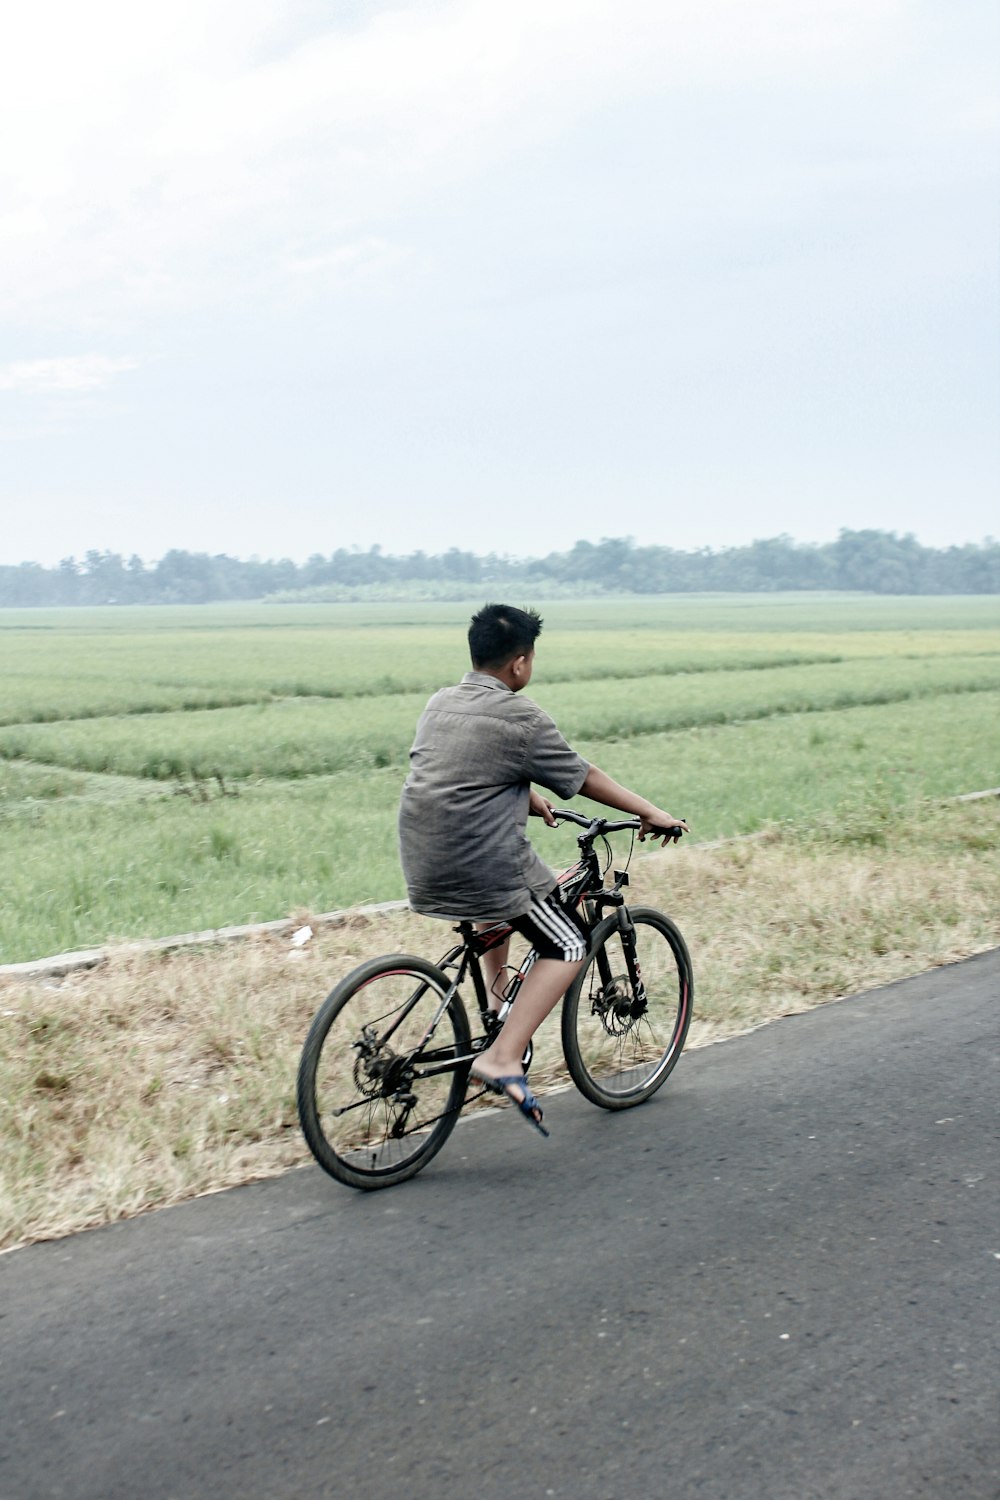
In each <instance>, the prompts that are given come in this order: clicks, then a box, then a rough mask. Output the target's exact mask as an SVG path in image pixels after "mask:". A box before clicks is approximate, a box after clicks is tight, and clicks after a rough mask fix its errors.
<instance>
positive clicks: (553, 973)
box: [476, 958, 583, 1078]
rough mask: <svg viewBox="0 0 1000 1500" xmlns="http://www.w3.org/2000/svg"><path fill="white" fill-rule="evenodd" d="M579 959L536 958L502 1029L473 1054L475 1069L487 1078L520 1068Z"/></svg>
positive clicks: (516, 1071)
mask: <svg viewBox="0 0 1000 1500" xmlns="http://www.w3.org/2000/svg"><path fill="white" fill-rule="evenodd" d="M582 965H583V959H582V958H580V959H576V960H574V961H572V962H569V963H567V962H566V961H565V960H564V959H558V958H539V959H537V960H536V962H535V963H534V964H532V966H531V969H530V970H529V972H528V975H527V977H526V978H525V981H524V983H523V984H522V986H521V988H520V989H519V990H518V993H517V999H516V1000H515V1002H514V1004H513V1005H512V1006H511V1009H510V1011H509V1013H508V1015H507V1019H506V1021H504V1023H503V1030H502V1031H501V1032H500V1035H499V1036H498V1037H497V1039H496V1041H495V1042H494V1043H493V1045H492V1047H489V1048H487V1050H486V1051H485V1052H481V1053H480V1054H479V1056H478V1057H477V1058H476V1072H477V1073H483V1074H485V1076H486V1077H487V1078H500V1077H502V1076H503V1075H504V1074H507V1073H521V1072H523V1066H522V1059H523V1057H524V1051H525V1048H526V1047H527V1045H528V1043H529V1042H530V1041H531V1038H532V1037H533V1036H534V1034H535V1032H536V1031H537V1030H538V1028H539V1026H541V1024H542V1022H543V1021H544V1020H545V1017H546V1016H547V1015H549V1013H550V1012H551V1011H552V1010H554V1009H555V1007H556V1006H557V1005H558V1004H559V1001H560V1000H561V999H562V997H563V995H565V993H566V991H567V990H568V989H569V987H570V985H571V984H572V982H573V980H574V979H575V978H576V976H577V974H579V972H580V969H581V967H582Z"/></svg>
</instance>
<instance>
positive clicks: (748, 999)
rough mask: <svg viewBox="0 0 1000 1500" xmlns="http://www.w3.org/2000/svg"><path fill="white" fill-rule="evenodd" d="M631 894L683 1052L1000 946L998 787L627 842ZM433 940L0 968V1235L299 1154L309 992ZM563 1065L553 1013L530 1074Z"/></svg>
mask: <svg viewBox="0 0 1000 1500" xmlns="http://www.w3.org/2000/svg"><path fill="white" fill-rule="evenodd" d="M872 840H874V842H872ZM631 895H632V898H633V899H634V901H636V902H637V903H639V902H646V903H648V904H651V905H654V906H661V907H663V908H664V909H666V910H668V911H670V912H671V913H672V914H673V915H674V917H675V918H676V919H677V921H678V922H679V923H680V925H681V927H682V929H683V930H684V932H685V934H686V936H687V938H688V941H689V944H690V947H691V951H692V956H693V960H694V967H695V981H696V994H695V1020H694V1022H693V1024H692V1028H691V1034H690V1040H689V1044H688V1045H689V1046H697V1045H699V1044H704V1043H706V1042H709V1041H714V1040H716V1039H718V1038H720V1037H723V1036H727V1035H731V1034H733V1033H734V1032H738V1031H742V1030H746V1029H747V1028H749V1027H752V1026H756V1025H760V1024H761V1023H763V1022H764V1021H767V1020H770V1019H772V1018H774V1017H776V1016H780V1015H784V1014H787V1013H789V1012H793V1011H798V1010H802V1009H805V1008H807V1007H809V1006H813V1005H817V1004H819V1003H821V1002H822V1001H824V1000H828V999H832V998H834V997H835V996H839V995H843V994H848V993H853V992H855V991H858V990H863V989H870V988H872V987H873V986H876V985H879V984H884V983H887V982H888V981H890V980H893V979H898V978H902V977H904V976H905V975H908V974H913V973H917V972H919V971H920V970H922V969H926V968H928V967H931V966H933V965H936V964H941V963H947V962H950V961H952V960H955V959H960V958H964V957H967V956H968V955H970V954H972V953H976V952H979V951H982V950H983V949H985V948H989V947H992V946H994V945H996V944H998V943H1000V802H997V801H993V802H980V803H973V804H968V805H965V806H961V807H949V808H947V809H943V808H938V809H926V810H924V811H923V812H921V813H920V814H919V815H913V816H911V817H909V818H908V819H904V820H899V821H896V820H893V819H892V817H891V816H888V815H882V816H881V820H880V818H879V816H878V815H877V814H871V810H869V815H865V816H859V817H858V818H857V819H856V821H855V823H854V824H853V825H851V823H850V822H845V821H844V819H843V818H841V819H838V820H837V821H831V823H830V824H829V825H828V826H827V827H826V828H822V827H821V828H814V829H812V830H810V831H808V832H806V833H803V832H796V831H794V830H791V831H784V832H781V831H776V832H775V833H774V834H772V835H771V836H769V837H768V838H765V839H762V840H759V841H757V842H752V843H750V842H748V843H741V844H730V845H726V846H722V847H719V848H716V849H698V848H690V849H683V848H680V849H676V850H671V851H670V852H669V853H667V854H665V855H664V854H657V855H642V856H641V857H639V858H638V859H636V860H635V861H634V864H633V884H632V889H631ZM446 943H447V931H446V929H445V928H444V927H443V926H442V925H440V924H432V923H429V922H427V921H426V920H422V919H419V918H414V917H412V916H410V915H408V914H406V913H394V914H390V915H387V916H383V917H374V918H365V917H359V918H357V919H354V920H352V921H351V922H350V923H349V924H348V925H346V926H344V927H341V928H332V929H327V930H325V931H320V932H319V933H318V934H317V936H316V937H315V938H314V939H313V941H312V942H311V943H310V944H309V945H308V946H307V947H306V948H304V949H294V948H292V947H290V945H289V942H288V940H287V938H284V937H282V938H277V937H270V938H259V939H254V940H248V941H246V942H245V943H241V944H237V945H231V946H227V947H224V948H217V949H200V950H193V951H185V952H177V953H172V954H141V955H140V954H135V953H131V954H130V953H128V952H127V951H126V952H122V953H121V954H118V955H115V956H114V957H113V958H112V959H111V960H110V961H109V962H108V963H106V964H104V965H103V966H101V967H100V968H98V969H94V970H89V971H84V972H78V973H76V974H73V975H70V976H68V977H66V978H65V979H62V980H48V981H38V980H33V981H30V982H27V981H24V980H19V981H15V980H6V981H4V982H3V983H0V1091H2V1097H3V1100H4V1114H3V1119H2V1130H0V1148H2V1161H0V1245H3V1246H11V1245H15V1244H18V1243H21V1242H24V1241H28V1240H32V1239H41V1238H49V1237H53V1236H57V1235H61V1234H66V1233H69V1232H71V1231H74V1230H77V1229H81V1228H84V1227H85V1226H87V1225H94V1224H100V1223H105V1222H107V1221H109V1220H112V1219H117V1218H123V1217H127V1216H129V1215H131V1214H135V1213H139V1212H141V1211H143V1210H145V1209H149V1208H153V1207H158V1206H160V1205H163V1204H167V1203H173V1202H178V1201H180V1200H181V1199H184V1198H189V1197H192V1196H194V1195H196V1194H199V1193H204V1192H208V1191H211V1190H213V1189H217V1188H221V1187H226V1186H230V1185H232V1184H235V1183H240V1182H246V1181H248V1180H250V1179H252V1178H256V1177H263V1176H267V1175H270V1174H273V1173H276V1172H279V1171H281V1170H283V1169H284V1168H287V1167H289V1166H292V1165H295V1164H296V1163H300V1162H303V1161H305V1160H306V1159H307V1154H306V1151H305V1147H304V1146H303V1144H302V1141H301V1137H300V1135H299V1132H298V1127H297V1122H296V1118H295V1106H294V1080H295V1071H296V1067H297V1063H298V1053H299V1049H300V1047H301V1043H302V1040H303V1038H304V1036H305V1033H306V1031H307V1029H308V1026H309V1022H310V1020H311V1017H312V1015H313V1013H314V1011H315V1010H316V1007H317V1006H318V1004H319V1002H320V1000H321V999H322V998H323V996H324V994H325V993H326V992H327V991H328V990H329V989H330V988H331V987H332V985H333V983H334V982H335V981H336V980H337V979H338V978H339V977H341V976H342V975H343V974H345V973H346V972H347V971H349V970H350V969H351V968H352V967H353V966H354V965H355V964H357V963H360V962H361V961H362V960H363V959H365V958H368V957H371V956H372V955H374V954H377V953H383V952H391V951H411V952H418V953H425V954H428V955H431V956H434V957H436V956H438V954H439V953H440V952H441V950H442V949H443V948H444V947H445V946H446ZM560 1071H561V1067H560V1058H559V1041H558V1025H557V1024H556V1023H555V1021H554V1020H552V1021H550V1022H549V1023H548V1025H547V1026H546V1027H545V1028H543V1033H542V1037H541V1039H540V1045H539V1049H538V1053H537V1056H536V1063H535V1066H534V1069H533V1077H534V1078H535V1079H536V1081H538V1080H541V1079H542V1078H546V1077H547V1078H550V1079H555V1078H556V1077H558V1076H559V1074H560Z"/></svg>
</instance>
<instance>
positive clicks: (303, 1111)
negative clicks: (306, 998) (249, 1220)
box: [297, 954, 470, 1188]
mask: <svg viewBox="0 0 1000 1500" xmlns="http://www.w3.org/2000/svg"><path fill="white" fill-rule="evenodd" d="M449 988H450V981H449V979H448V977H447V975H446V974H444V973H443V972H442V970H441V969H439V968H437V967H436V965H434V964H431V963H428V962H427V961H426V960H425V959H422V958H412V957H410V956H409V955H407V954H395V955H392V956H389V957H386V958H375V959H371V960H370V961H369V962H368V963H366V964H362V965H361V966H360V968H357V969H355V970H354V972H353V973H351V974H348V976H347V978H346V979H344V980H342V981H341V983H340V984H338V985H337V987H336V989H335V990H333V991H332V992H331V994H330V995H328V996H327V998H326V1000H325V1001H324V1002H323V1004H322V1005H321V1006H320V1009H319V1011H318V1012H317V1015H316V1019H315V1020H314V1021H313V1024H312V1027H311V1028H310V1031H309V1035H308V1036H307V1038H306V1042H305V1046H304V1047H303V1049H302V1060H301V1062H300V1064H299V1075H298V1090H297V1092H298V1106H299V1121H300V1123H301V1125H302V1133H303V1135H304V1136H305V1138H306V1142H307V1144H308V1146H309V1149H310V1151H311V1152H312V1154H313V1156H314V1157H315V1158H316V1160H317V1161H318V1162H319V1164H320V1166H321V1167H322V1168H323V1169H324V1171H326V1172H329V1173H330V1175H331V1177H336V1178H337V1180H338V1182H344V1183H346V1184H347V1185H348V1187H356V1188H379V1187H389V1186H391V1185H392V1184H393V1183H396V1182H402V1181H404V1179H405V1178H407V1177H412V1176H413V1175H414V1173H415V1172H419V1171H420V1169H421V1168H422V1167H424V1166H426V1165H427V1163H428V1162H429V1161H430V1159H431V1157H432V1156H434V1155H436V1153H437V1152H438V1151H440V1149H441V1147H442V1146H443V1145H444V1143H445V1141H446V1140H447V1138H448V1136H449V1135H450V1133H451V1131H452V1129H453V1127H454V1125H455V1122H456V1120H457V1119H458V1112H459V1110H460V1109H461V1107H462V1101H463V1099H464V1098H465V1089H466V1085H467V1083H468V1078H469V1063H468V1061H466V1062H465V1063H461V1062H457V1059H459V1058H461V1057H466V1058H468V1057H469V1054H470V1048H469V1022H468V1018H467V1016H466V1014H465V1007H464V1005H463V1004H462V1002H461V1000H460V999H459V998H458V996H457V995H453V996H452V997H451V999H450V1000H449V1001H448V1002H447V1004H444V999H445V996H446V995H447V992H448V990H449ZM435 1017H436V1018H437V1020H436V1022H435Z"/></svg>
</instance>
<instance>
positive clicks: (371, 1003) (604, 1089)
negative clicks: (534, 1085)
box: [296, 808, 694, 1189]
mask: <svg viewBox="0 0 1000 1500" xmlns="http://www.w3.org/2000/svg"><path fill="white" fill-rule="evenodd" d="M554 816H555V818H556V819H557V821H559V822H569V823H574V824H577V825H578V826H580V827H581V828H583V830H584V831H583V832H582V833H581V834H580V835H579V836H578V838H577V844H578V846H579V849H580V857H579V859H578V861H577V863H576V864H574V865H573V866H572V867H571V869H569V870H567V871H566V872H565V874H564V875H563V876H561V877H560V884H561V885H562V887H563V892H564V900H565V901H566V902H567V904H569V903H572V904H574V905H576V906H578V907H579V908H580V911H581V913H582V915H583V918H584V922H585V925H586V927H587V930H588V941H587V956H586V958H585V960H584V964H583V967H582V969H581V970H580V972H579V974H578V975H577V977H576V978H575V979H574V980H573V983H572V984H571V985H570V987H569V989H568V990H567V992H566V995H565V997H564V999H563V1001H562V1047H563V1055H564V1057H565V1060H566V1066H567V1068H568V1070H569V1074H570V1077H571V1078H572V1080H573V1082H574V1083H575V1084H576V1087H577V1088H578V1089H579V1090H580V1092H581V1093H582V1094H583V1095H584V1096H585V1097H586V1098H587V1099H589V1100H591V1101H592V1102H593V1103H594V1104H597V1105H600V1106H601V1107H602V1108H604V1109H612V1110H617V1109H628V1108H631V1107H633V1106H634V1105H636V1104H641V1103H643V1102H644V1101H645V1100H646V1099H648V1098H649V1097H650V1095H652V1094H654V1093H655V1092H656V1090H657V1089H658V1088H660V1087H661V1085H662V1084H663V1083H664V1082H665V1081H666V1079H667V1078H668V1077H669V1075H670V1073H671V1072H672V1070H673V1068H674V1066H675V1065H676V1063H677V1059H678V1058H679V1056H680V1054H681V1049H682V1048H683V1046H684V1040H685V1037H686V1036H687V1030H688V1026H689V1024H690V1021H691V1007H692V1001H693V995H694V980H693V976H692V972H691V959H690V957H689V954H688V950H687V946H686V944H685V942H684V939H683V937H682V936H681V933H680V931H679V929H678V928H677V926H676V924H675V923H674V922H673V921H672V920H671V918H670V917H668V916H666V915H665V914H664V913H663V912H659V911H655V910H653V909H652V908H651V907H646V906H637V907H631V908H630V907H629V906H628V905H627V904H626V901H625V897H624V895H623V890H624V888H625V887H626V886H627V885H628V883H629V877H628V863H629V860H630V859H631V848H630V850H629V860H626V862H625V868H624V869H622V870H615V871H614V872H613V880H612V883H611V885H610V886H608V887H606V886H605V877H606V875H607V871H608V870H609V869H610V868H611V864H612V851H611V846H610V844H609V843H608V835H609V834H612V833H617V832H620V831H622V830H628V829H631V830H632V836H633V846H634V839H635V831H636V830H637V829H638V828H639V826H640V824H639V819H638V818H626V819H618V820H610V819H607V818H589V817H585V816H583V815H582V814H580V813H577V812H574V811H572V810H571V809H569V808H559V809H554ZM677 836H679V835H677ZM598 840H601V841H603V845H604V848H605V849H606V851H607V856H608V858H607V863H606V864H605V865H604V866H603V868H602V865H601V859H600V856H599V855H598V853H597V850H596V849H595V847H594V846H595V844H596V843H597V841H598ZM454 930H455V932H456V933H457V934H458V935H459V938H460V941H459V942H458V943H456V944H454V946H452V947H451V948H450V949H449V950H448V952H447V953H445V954H444V956H443V957H442V958H441V959H440V960H439V962H438V963H436V964H434V963H430V962H429V961H428V960H427V959H424V958H419V957H416V956H414V955H412V954H387V955H385V956H384V957H382V958H374V959H370V960H369V961H368V962H367V963H364V964H361V965H360V966H359V967H358V968H356V969H354V970H353V972H352V973H350V974H348V975H347V977H346V978H345V979H343V980H341V982H340V984H338V985H337V987H336V988H335V989H334V990H332V991H331V993H330V994H329V995H328V996H327V998H326V1000H325V1001H324V1002H323V1004H322V1006H321V1007H320V1009H319V1011H318V1012H317V1014H316V1017H315V1019H314V1021H313V1023H312V1026H311V1028H310V1030H309V1034H308V1036H307V1038H306V1041H305V1045H304V1047H303V1050H302V1058H301V1062H300V1064H299V1071H298V1079H297V1089H296V1092H297V1100H298V1111H299V1121H300V1124H301V1126H302V1133H303V1135H304V1136H305V1139H306V1142H307V1144H308V1146H309V1149H310V1151H311V1152H312V1154H313V1156H314V1157H315V1158H316V1160H317V1162H318V1163H319V1165H320V1166H321V1167H322V1168H323V1169H324V1170H325V1171H326V1172H329V1174H330V1175H331V1176H332V1177H335V1178H336V1179H337V1180H338V1181H339V1182H342V1183H346V1184H347V1185H348V1186H349V1187H355V1188H362V1189H372V1188H380V1187H389V1186H391V1185H392V1184H394V1183H397V1182H403V1181H405V1180H406V1178H408V1177H412V1176H414V1175H415V1174H416V1173H417V1172H419V1171H420V1170H421V1169H422V1168H423V1167H425V1166H426V1165H427V1163H428V1162H429V1161H430V1160H431V1159H432V1157H434V1156H436V1155H437V1153H438V1151H440V1149H441V1147H442V1146H443V1145H444V1143H445V1141H446V1140H447V1138H448V1136H449V1135H450V1134H451V1131H452V1130H453V1129H454V1127H455V1124H456V1122H457V1120H458V1116H459V1113H460V1111H461V1109H462V1108H463V1105H464V1104H466V1103H469V1102H472V1100H474V1099H478V1098H480V1097H482V1093H483V1090H480V1091H479V1092H478V1093H476V1094H474V1095H473V1096H472V1099H470V1100H467V1099H466V1092H467V1088H468V1083H469V1069H470V1067H471V1065H472V1063H473V1061H474V1059H475V1057H476V1054H477V1052H480V1051H482V1050H483V1049H484V1048H486V1047H488V1046H489V1045H490V1043H491V1042H492V1041H493V1039H494V1037H495V1036H496V1035H497V1032H498V1031H499V1029H500V1027H501V1026H502V1025H503V1022H504V1018H505V1017H506V1015H507V1014H508V1012H509V1010H510V1007H511V1006H512V1005H513V1004H514V1003H515V1001H516V999H517V993H518V990H519V989H520V987H521V984H522V983H523V981H524V978H525V976H526V974H527V973H528V971H529V969H530V967H531V965H532V963H533V962H534V959H535V953H534V950H533V949H530V950H529V952H528V954H527V956H526V957H525V959H524V961H523V963H522V964H521V966H520V968H519V969H518V970H517V971H516V972H515V973H514V975H513V978H512V979H511V980H510V982H509V983H508V984H507V986H506V988H505V989H504V991H503V997H502V1005H501V1007H500V1010H499V1012H494V1011H492V1010H491V1009H490V1007H489V1004H488V996H487V991H486V982H485V980H484V978H483V973H482V967H481V964H480V959H481V958H482V955H483V954H484V953H485V952H487V951H488V950H489V949H490V948H492V947H494V946H496V945H498V944H499V943H501V942H503V940H504V939H505V938H506V937H507V935H508V934H509V933H510V931H511V928H510V926H509V925H508V924H507V923H503V922H498V923H495V924H493V925H491V926H490V927H488V928H486V929H485V930H481V931H477V930H476V928H475V925H474V924H473V923H472V922H467V921H463V922H459V923H458V925H457V926H456V927H455V929H454ZM469 979H471V981H472V985H473V989H474V993H475V1000H476V1006H477V1011H478V1018H477V1019H478V1030H477V1032H476V1035H475V1036H473V1034H472V1031H471V1029H470V1026H469V1018H468V1013H467V1011H466V1008H465V1005H464V1004H463V1001H462V997H461V993H460V992H461V989H462V986H463V985H464V984H466V982H467V981H468V980H469ZM530 1061H531V1048H530V1045H529V1048H528V1050H527V1052H526V1054H525V1057H524V1068H525V1071H527V1068H528V1065H529V1064H530Z"/></svg>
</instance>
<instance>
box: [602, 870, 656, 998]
mask: <svg viewBox="0 0 1000 1500" xmlns="http://www.w3.org/2000/svg"><path fill="white" fill-rule="evenodd" d="M616 896H617V900H616V899H615V897H616ZM603 904H606V905H608V906H614V907H616V908H617V910H616V912H615V916H616V917H617V919H618V933H619V936H620V937H621V942H622V953H623V954H624V956H625V969H626V972H627V973H628V977H629V983H630V984H631V986H632V993H633V995H634V997H635V999H636V1000H638V1001H641V1002H643V1003H644V1002H645V999H646V986H645V985H644V983H643V979H642V967H641V965H640V963H639V955H638V952H637V950H636V942H635V923H634V922H633V921H632V913H631V912H630V911H629V909H628V907H627V906H626V905H625V902H624V899H623V898H622V897H621V896H620V895H618V893H617V892H614V893H612V892H608V895H607V897H606V898H605V902H604V903H603ZM596 958H597V972H598V974H599V975H600V978H601V986H602V988H605V989H606V988H607V986H608V985H609V984H610V983H611V982H612V979H613V978H614V975H613V974H612V972H611V963H610V960H609V959H608V945H607V943H602V944H601V946H600V948H599V949H598V950H597V955H596Z"/></svg>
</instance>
